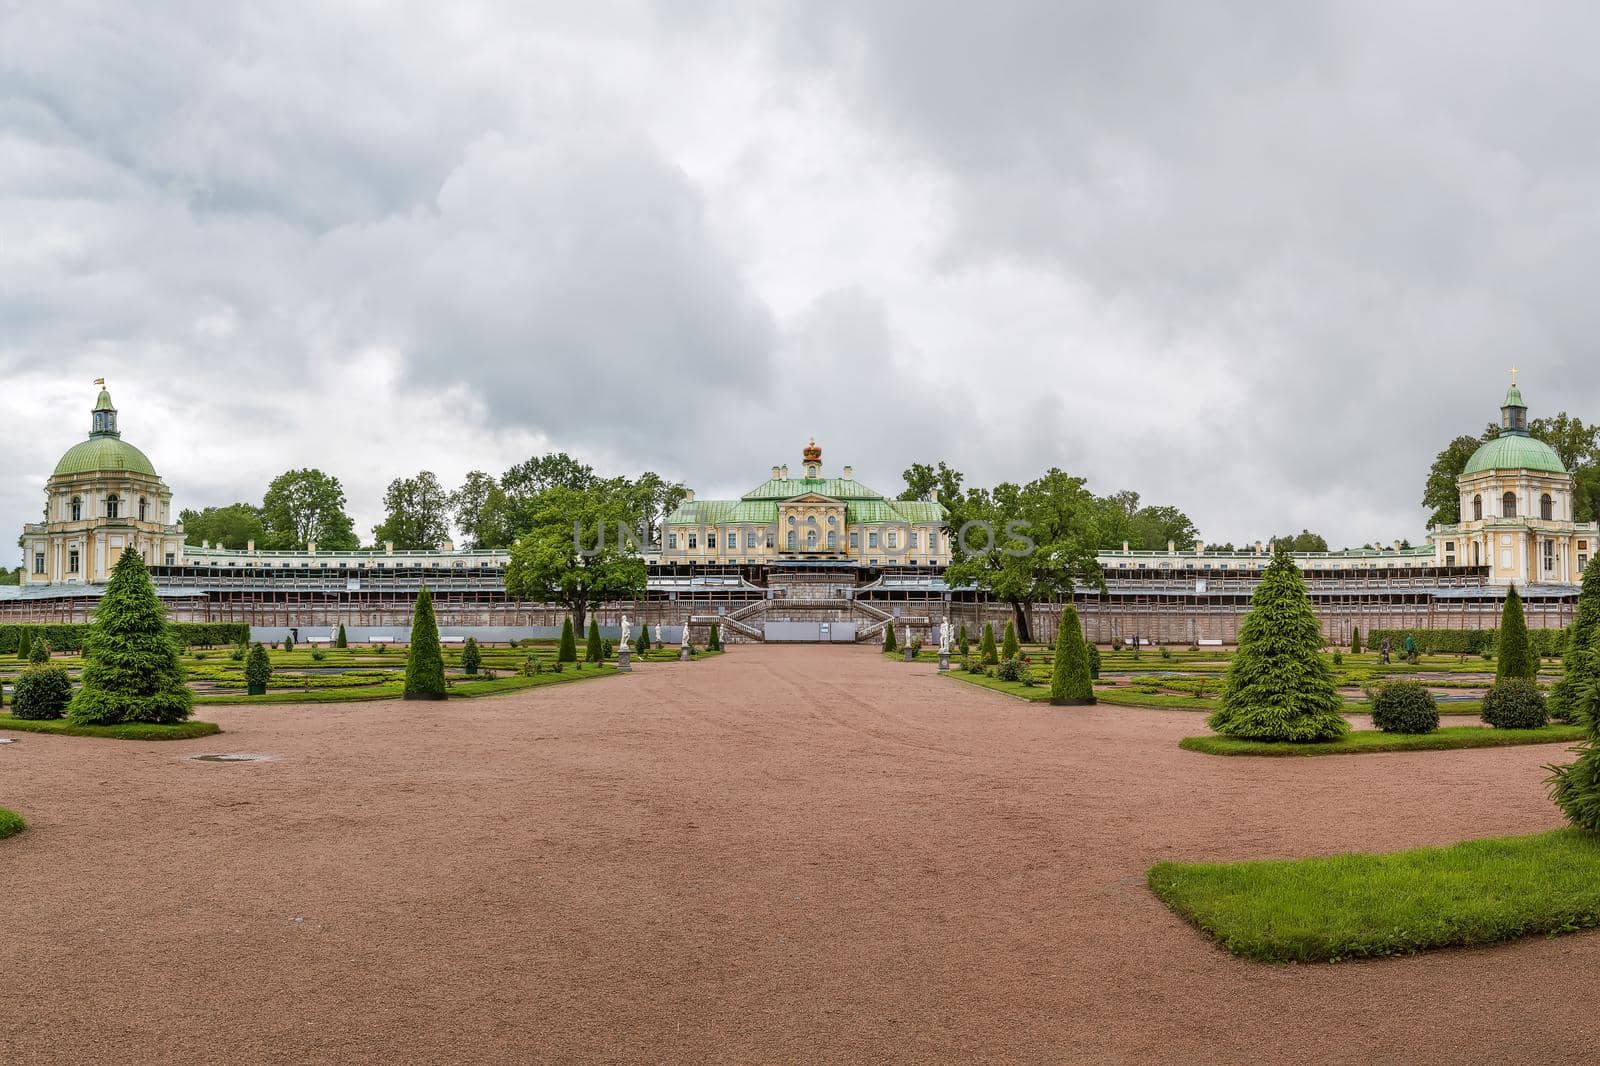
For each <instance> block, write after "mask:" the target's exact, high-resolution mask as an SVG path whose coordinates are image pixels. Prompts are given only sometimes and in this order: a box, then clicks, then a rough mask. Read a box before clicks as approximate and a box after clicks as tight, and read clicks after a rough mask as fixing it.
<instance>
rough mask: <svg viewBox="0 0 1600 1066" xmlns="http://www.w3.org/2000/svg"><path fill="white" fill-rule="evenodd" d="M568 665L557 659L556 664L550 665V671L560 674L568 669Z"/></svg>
mask: <svg viewBox="0 0 1600 1066" xmlns="http://www.w3.org/2000/svg"><path fill="white" fill-rule="evenodd" d="M566 665H567V664H566V663H564V662H562V661H561V660H560V659H557V660H556V661H555V662H553V663H551V664H550V669H551V670H552V671H554V672H555V673H558V674H559V673H560V672H561V671H562V670H563V669H565V668H566Z"/></svg>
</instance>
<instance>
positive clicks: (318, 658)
mask: <svg viewBox="0 0 1600 1066" xmlns="http://www.w3.org/2000/svg"><path fill="white" fill-rule="evenodd" d="M327 657H328V653H327V652H325V651H323V650H322V649H321V648H312V649H311V661H312V662H314V663H320V662H322V661H323V660H325V659H327Z"/></svg>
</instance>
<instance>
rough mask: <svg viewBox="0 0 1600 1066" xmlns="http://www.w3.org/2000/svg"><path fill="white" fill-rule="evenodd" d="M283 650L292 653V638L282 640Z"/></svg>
mask: <svg viewBox="0 0 1600 1066" xmlns="http://www.w3.org/2000/svg"><path fill="white" fill-rule="evenodd" d="M283 650H284V651H294V638H293V637H284V638H283Z"/></svg>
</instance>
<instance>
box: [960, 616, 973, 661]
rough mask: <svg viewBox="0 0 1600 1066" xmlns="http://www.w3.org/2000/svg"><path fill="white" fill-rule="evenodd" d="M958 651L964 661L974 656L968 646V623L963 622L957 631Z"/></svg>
mask: <svg viewBox="0 0 1600 1066" xmlns="http://www.w3.org/2000/svg"><path fill="white" fill-rule="evenodd" d="M956 650H957V651H958V652H960V653H961V657H962V658H963V659H965V658H966V657H967V656H968V655H970V654H972V649H971V648H970V647H969V646H968V644H967V623H965V622H962V623H961V625H960V626H959V627H958V628H957V629H956Z"/></svg>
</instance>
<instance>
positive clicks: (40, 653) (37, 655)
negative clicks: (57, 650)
mask: <svg viewBox="0 0 1600 1066" xmlns="http://www.w3.org/2000/svg"><path fill="white" fill-rule="evenodd" d="M28 661H29V662H30V663H32V664H33V665H35V666H42V665H44V664H45V663H47V662H49V661H50V642H49V641H47V640H44V639H43V638H41V639H39V640H36V641H34V642H33V645H32V647H30V648H29V649H28Z"/></svg>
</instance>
